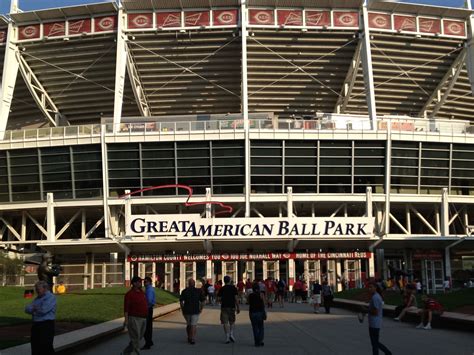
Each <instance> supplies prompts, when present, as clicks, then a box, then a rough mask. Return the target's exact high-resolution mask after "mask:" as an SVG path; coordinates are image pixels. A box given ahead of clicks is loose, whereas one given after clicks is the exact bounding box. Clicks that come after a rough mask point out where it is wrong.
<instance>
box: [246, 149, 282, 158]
mask: <svg viewBox="0 0 474 355" xmlns="http://www.w3.org/2000/svg"><path fill="white" fill-rule="evenodd" d="M281 155H282V149H281V148H252V152H251V156H252V157H267V156H269V157H275V156H277V157H280V156H281Z"/></svg>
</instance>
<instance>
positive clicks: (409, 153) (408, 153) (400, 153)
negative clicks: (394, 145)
mask: <svg viewBox="0 0 474 355" xmlns="http://www.w3.org/2000/svg"><path fill="white" fill-rule="evenodd" d="M392 156H393V157H406V158H418V147H416V148H413V149H410V150H408V149H406V150H405V149H404V150H401V149H392Z"/></svg>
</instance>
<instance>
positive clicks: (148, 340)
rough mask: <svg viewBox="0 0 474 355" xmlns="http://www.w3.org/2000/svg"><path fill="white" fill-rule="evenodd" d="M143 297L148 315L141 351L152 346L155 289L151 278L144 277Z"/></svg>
mask: <svg viewBox="0 0 474 355" xmlns="http://www.w3.org/2000/svg"><path fill="white" fill-rule="evenodd" d="M144 284H145V296H146V302H147V307H148V313H147V315H146V329H145V334H144V338H145V345H144V346H143V347H142V349H141V350H149V349H150V348H151V347H152V346H153V339H152V335H153V307H155V302H156V301H155V289H154V287H153V284H152V281H151V277H148V276H147V277H145V279H144Z"/></svg>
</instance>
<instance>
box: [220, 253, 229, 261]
mask: <svg viewBox="0 0 474 355" xmlns="http://www.w3.org/2000/svg"><path fill="white" fill-rule="evenodd" d="M221 257H222V259H224V260H228V259H230V255H229V254H222V255H221Z"/></svg>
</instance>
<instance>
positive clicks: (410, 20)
mask: <svg viewBox="0 0 474 355" xmlns="http://www.w3.org/2000/svg"><path fill="white" fill-rule="evenodd" d="M393 22H394V25H395V26H394V27H395V30H396V31H409V32H416V17H415V16H402V15H395V16H394V17H393Z"/></svg>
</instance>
